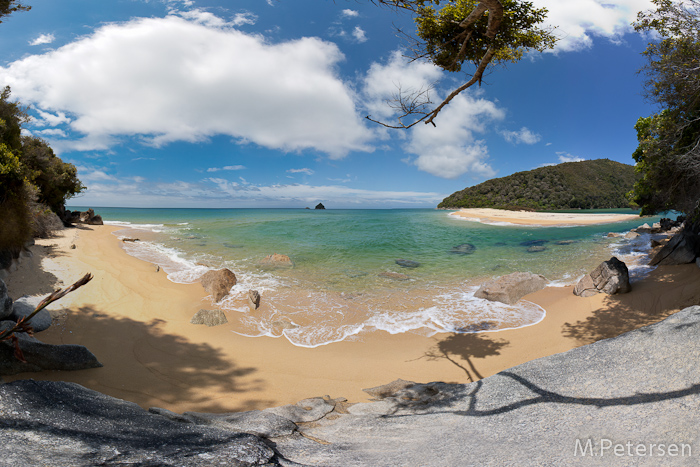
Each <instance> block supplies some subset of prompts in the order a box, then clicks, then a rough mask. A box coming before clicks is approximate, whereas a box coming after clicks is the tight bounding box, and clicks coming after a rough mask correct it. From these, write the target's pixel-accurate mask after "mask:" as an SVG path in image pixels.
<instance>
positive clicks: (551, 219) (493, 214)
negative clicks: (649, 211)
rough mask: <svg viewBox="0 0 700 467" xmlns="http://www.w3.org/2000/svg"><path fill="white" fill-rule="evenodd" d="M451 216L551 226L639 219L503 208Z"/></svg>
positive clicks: (628, 216) (486, 221)
mask: <svg viewBox="0 0 700 467" xmlns="http://www.w3.org/2000/svg"><path fill="white" fill-rule="evenodd" d="M450 215H451V216H457V217H461V218H464V219H467V220H473V221H475V222H482V223H489V224H493V223H507V224H516V225H546V226H549V227H556V226H561V227H563V226H572V225H592V224H609V223H613V222H621V221H628V220H633V219H639V216H638V215H637V214H576V213H574V214H569V213H558V212H528V211H506V210H502V209H486V208H484V209H460V210H459V211H456V212H453V213H451V214H450Z"/></svg>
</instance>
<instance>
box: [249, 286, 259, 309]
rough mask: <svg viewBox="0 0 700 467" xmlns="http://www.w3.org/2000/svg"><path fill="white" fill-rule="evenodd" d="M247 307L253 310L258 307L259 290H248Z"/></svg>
mask: <svg viewBox="0 0 700 467" xmlns="http://www.w3.org/2000/svg"><path fill="white" fill-rule="evenodd" d="M248 307H249V308H250V309H251V310H252V311H255V310H257V309H258V308H259V307H260V292H258V291H257V290H249V291H248Z"/></svg>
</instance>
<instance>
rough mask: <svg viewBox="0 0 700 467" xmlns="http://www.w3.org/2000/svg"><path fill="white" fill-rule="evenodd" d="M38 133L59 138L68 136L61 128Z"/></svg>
mask: <svg viewBox="0 0 700 467" xmlns="http://www.w3.org/2000/svg"><path fill="white" fill-rule="evenodd" d="M36 133H37V134H39V135H41V136H54V137H56V136H57V137H60V138H65V137H67V136H68V135H67V134H66V132H65V131H63V130H61V129H60V128H48V129H46V130H41V131H37V132H36Z"/></svg>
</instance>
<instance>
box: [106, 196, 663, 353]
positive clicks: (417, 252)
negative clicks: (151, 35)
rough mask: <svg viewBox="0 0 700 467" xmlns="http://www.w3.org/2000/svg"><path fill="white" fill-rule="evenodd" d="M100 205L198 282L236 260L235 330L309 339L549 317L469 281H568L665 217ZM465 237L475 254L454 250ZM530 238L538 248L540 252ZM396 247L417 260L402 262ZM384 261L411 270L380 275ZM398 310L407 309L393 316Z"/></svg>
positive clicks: (143, 250)
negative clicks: (521, 219) (499, 300)
mask: <svg viewBox="0 0 700 467" xmlns="http://www.w3.org/2000/svg"><path fill="white" fill-rule="evenodd" d="M97 212H98V213H99V214H101V215H102V217H103V219H104V220H105V221H106V222H107V223H112V224H117V225H118V224H123V225H124V226H125V229H126V230H124V231H120V232H118V235H121V236H130V237H133V236H137V237H139V238H141V240H142V241H141V242H138V243H135V244H125V248H126V249H127V251H128V252H129V253H130V254H132V255H134V256H137V257H139V258H141V259H144V260H147V261H150V262H153V263H156V264H160V265H161V266H162V267H163V268H164V269H165V270H166V272H168V273H169V277H170V278H171V280H173V281H175V282H194V281H196V280H197V279H198V278H199V276H200V275H201V274H203V273H204V272H205V271H206V270H208V269H211V268H220V267H223V266H225V267H228V268H229V269H231V270H233V271H234V272H235V273H236V275H237V276H238V277H239V284H238V285H237V286H236V287H235V288H234V290H232V294H231V297H229V298H228V299H226V300H224V302H223V303H221V304H219V305H220V306H222V307H223V308H225V309H228V310H231V311H232V312H233V311H237V312H240V313H236V314H235V316H236V317H237V319H238V320H239V321H240V323H238V324H237V326H238V329H237V332H239V333H241V334H244V335H251V336H253V335H275V336H277V335H279V336H281V335H284V336H285V337H287V338H288V339H290V341H292V342H294V343H295V344H297V345H307V346H315V345H320V344H324V343H328V342H331V341H334V340H341V339H345V338H349V337H350V336H357V335H358V334H361V332H366V331H367V330H369V329H370V328H371V329H383V330H387V331H389V332H406V331H417V330H423V331H425V332H437V331H455V330H457V331H459V330H469V329H472V328H473V327H474V326H478V325H480V323H484V322H490V323H492V324H490V325H489V326H490V327H491V328H492V329H494V330H495V329H504V328H508V327H519V326H523V325H528V324H532V322H536V321H538V320H540V319H541V318H542V316H543V311H542V310H541V309H538V310H534V309H533V310H530V311H527V310H525V311H524V312H522V313H519V312H518V311H517V310H515V311H514V310H506V309H503V310H500V311H499V310H498V307H497V306H496V307H495V308H494V307H493V306H491V305H490V304H484V303H483V301H481V300H478V299H475V298H473V289H474V287H475V286H476V285H478V284H479V283H480V282H482V281H483V280H484V279H485V278H491V277H495V276H500V275H504V274H508V273H510V272H515V271H529V272H533V273H538V274H542V275H544V276H545V277H546V278H547V279H548V280H549V281H552V282H555V283H557V282H558V283H566V282H569V283H570V282H573V281H575V280H576V279H577V278H578V277H579V276H581V275H582V274H584V273H586V272H588V271H590V270H591V269H592V268H593V267H595V266H596V265H597V264H599V263H600V262H601V261H603V260H606V259H609V258H610V256H611V255H612V254H613V253H615V252H616V251H617V253H625V251H624V250H625V248H626V249H627V251H626V253H627V254H636V253H638V251H636V250H635V249H634V248H630V246H629V245H625V244H624V242H623V244H620V240H619V239H610V238H608V237H607V233H608V232H624V231H627V230H629V229H631V228H633V227H636V226H638V225H640V224H642V223H643V222H649V223H651V222H654V221H656V220H658V218H651V219H644V220H643V221H642V220H641V219H636V220H633V221H629V222H621V223H615V224H606V225H599V226H586V227H549V228H545V227H521V226H510V225H509V226H503V225H498V226H497V225H484V224H479V223H475V222H470V221H465V220H460V219H456V218H454V217H452V216H449V215H448V212H447V211H437V210H415V209H411V210H288V209H132V208H128V209H125V208H99V209H97ZM578 212H581V211H578ZM606 212H610V211H606ZM615 212H625V211H619V210H618V211H615ZM626 212H630V213H631V211H626ZM460 245H461V249H462V253H468V254H459V252H458V253H455V252H454V251H453V250H454V249H455V247H459V246H460ZM465 245H469V246H465ZM533 246H536V247H539V248H535V250H541V251H535V252H533V251H532V250H533V249H532V248H531V247H533ZM639 246H640V248H642V247H643V245H641V243H640V245H639ZM616 248H617V250H616ZM620 248H622V250H623V251H622V252H621V251H620V250H619V249H620ZM528 249H530V250H528ZM638 249H639V248H638ZM272 253H280V254H285V255H288V256H289V257H290V258H291V259H292V261H293V262H294V268H293V269H288V270H269V269H265V268H263V267H261V265H260V260H261V259H262V258H264V257H265V256H267V255H269V254H272ZM398 259H404V260H408V261H410V263H408V265H410V266H417V267H402V266H401V265H399V264H397V262H396V260H398ZM387 272H389V273H398V274H403V275H404V276H394V277H393V278H392V277H386V276H385V275H382V274H383V273H387ZM397 277H399V278H401V279H405V280H396V278H397ZM252 288H254V289H257V290H261V291H262V292H263V296H264V297H265V299H266V300H265V301H264V302H265V304H266V306H265V307H263V308H261V310H263V312H261V313H263V315H265V316H252V315H251V314H250V313H248V312H247V308H246V307H245V302H244V298H245V294H246V293H247V290H249V289H252ZM486 308H489V310H487V311H486V312H484V311H483V310H485V309H486ZM397 310H404V311H405V312H402V314H401V316H397V315H396V313H397ZM480 310H481V311H480ZM266 313H267V314H266ZM484 313H485V314H484ZM499 313H500V315H502V316H501V317H499V316H500V315H499ZM520 314H521V315H522V316H519V315H520ZM275 323H276V324H275ZM275 326H276V328H275ZM277 328H279V329H277ZM331 330H332V331H331ZM310 336H312V337H310Z"/></svg>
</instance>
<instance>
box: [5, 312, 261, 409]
mask: <svg viewBox="0 0 700 467" xmlns="http://www.w3.org/2000/svg"><path fill="white" fill-rule="evenodd" d="M70 315H71V316H70V318H69V320H70V323H69V327H64V326H60V325H59V326H52V327H51V328H50V329H49V330H48V331H45V332H43V333H40V334H38V335H37V338H38V339H39V340H41V341H44V342H47V343H52V344H79V345H84V346H85V347H87V348H88V349H90V350H91V351H92V352H93V353H94V354H95V355H96V356H97V358H98V360H99V361H100V362H101V363H102V364H103V365H104V367H103V368H95V369H90V370H81V371H71V372H42V373H23V374H20V375H14V376H10V377H5V379H6V380H13V379H28V378H33V379H38V380H52V381H68V382H75V383H78V384H81V385H83V386H85V387H88V388H90V389H94V390H96V391H99V392H102V393H104V394H107V395H110V396H113V397H117V398H120V399H125V400H129V401H132V402H136V403H137V404H139V405H140V406H142V407H144V408H148V407H152V406H156V407H164V408H171V407H178V406H179V407H183V406H186V407H188V408H186V409H185V410H191V411H198V412H232V411H246V410H254V409H261V408H264V407H269V406H270V404H271V401H268V400H259V399H254V398H252V397H251V394H254V393H255V392H256V391H260V390H261V389H262V387H263V383H262V381H261V380H259V379H256V378H254V377H253V376H252V375H253V374H254V373H255V372H256V368H252V367H239V366H237V365H236V363H235V361H232V360H231V359H230V358H229V357H228V356H226V355H225V354H224V353H223V352H222V351H221V350H220V349H217V348H215V347H213V346H211V345H209V344H207V343H199V342H192V341H190V340H188V339H187V337H186V336H184V337H183V336H180V335H175V334H169V333H167V332H165V331H164V330H163V328H164V324H165V323H164V321H162V320H152V321H150V322H140V321H135V320H133V319H129V318H115V317H110V316H107V315H106V314H104V313H100V312H99V311H96V310H94V309H92V308H88V307H83V308H80V309H78V310H72V311H71V312H70ZM67 329H70V331H69V330H67ZM243 393H246V396H245V397H241V398H240V401H239V402H233V401H235V400H236V399H237V397H236V395H237V394H243ZM219 401H221V402H219ZM176 411H177V410H176Z"/></svg>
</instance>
